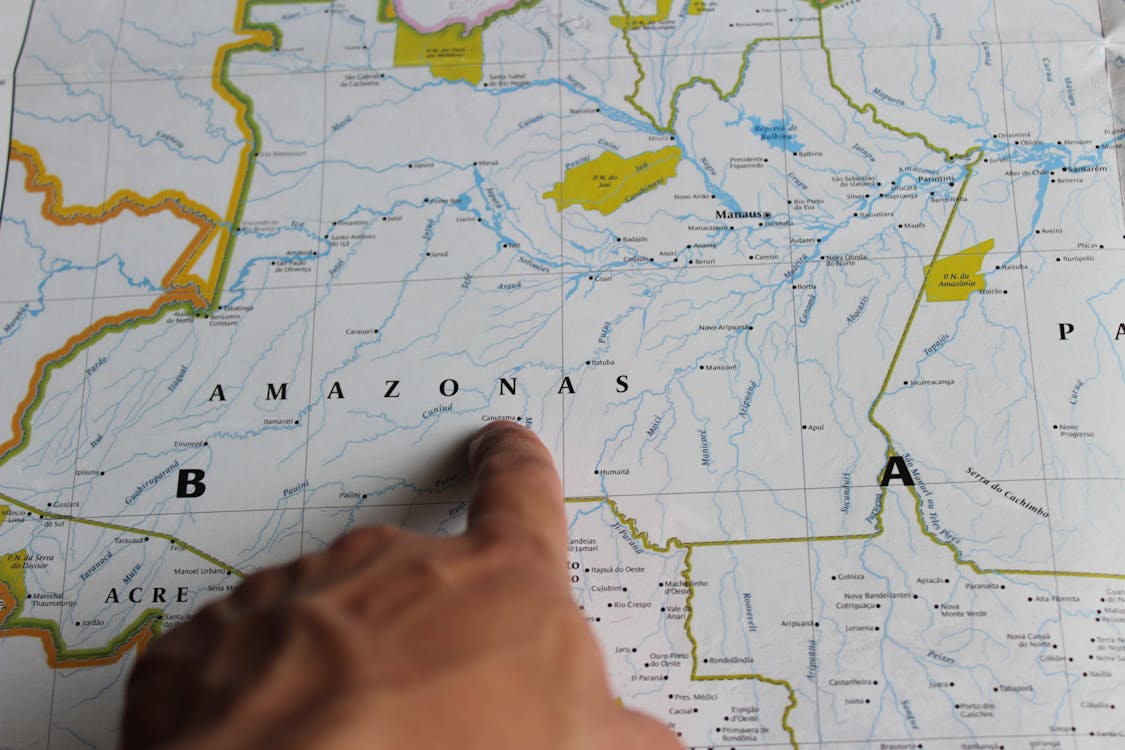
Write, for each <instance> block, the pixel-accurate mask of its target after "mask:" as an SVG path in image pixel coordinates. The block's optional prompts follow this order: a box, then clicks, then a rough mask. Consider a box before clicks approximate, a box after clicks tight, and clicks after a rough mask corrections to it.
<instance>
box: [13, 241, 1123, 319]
mask: <svg viewBox="0 0 1125 750" xmlns="http://www.w3.org/2000/svg"><path fill="white" fill-rule="evenodd" d="M1067 253H1078V254H1082V255H1090V254H1094V255H1100V254H1102V253H1105V254H1106V255H1107V256H1112V255H1114V254H1119V253H1125V247H1113V248H1110V247H1107V248H1101V249H1098V250H1090V249H1084V248H1067V249H1052V250H1024V251H1023V255H1033V256H1034V255H1042V256H1049V258H1050V257H1058V256H1060V255H1064V254H1067ZM985 254H986V255H987V253H985ZM931 256H932V252H931V253H926V254H923V253H917V254H914V253H911V254H909V255H880V256H878V257H868V258H855V259H853V261H852V262H854V263H855V264H856V265H859V264H879V263H884V262H892V261H903V260H922V261H929V259H930V257H931ZM317 257H318V258H319V257H320V256H319V255H318V256H317ZM1049 258H1048V259H1049ZM804 262H805V263H806V264H808V265H818V264H823V263H826V262H828V261H827V260H826V259H825V258H823V257H820V258H806V259H805V260H804ZM788 265H789V263H788V261H786V260H776V261H758V260H753V261H751V260H746V261H740V262H738V263H716V264H715V265H709V266H686V267H682V268H678V267H674V266H672V267H669V266H658V265H653V266H651V267H648V268H645V267H642V266H635V267H633V268H614V269H613V273H614V274H619V275H622V276H629V275H632V274H638V275H639V274H659V273H667V274H708V273H713V272H714V271H716V270H725V269H740V270H745V269H753V268H770V267H775V266H776V267H788ZM591 270H594V269H592V268H586V269H581V268H579V267H575V268H573V269H571V270H567V271H566V273H568V274H570V275H572V276H586V275H588V274H589V273H590V271H591ZM994 270H995V269H994ZM542 276H543V274H542V273H540V272H536V271H526V272H525V271H512V272H506V273H481V274H476V273H474V274H473V278H474V279H521V278H523V279H527V278H541V277H542ZM463 280H464V273H458V274H457V275H452V276H423V277H411V278H409V279H406V278H393V279H369V280H366V281H339V280H334V281H332V283H331V285H329V284H328V283H319V282H318V283H317V284H316V288H317V289H318V290H326V289H328V288H329V286H332V287H363V286H385V285H388V284H395V285H400V284H413V283H437V282H458V283H460V282H461V281H463ZM564 281H565V278H564ZM309 286H312V285H310V284H284V283H281V284H271V285H269V286H239V287H237V288H236V287H226V288H225V289H223V290H222V293H223V294H224V295H228V294H238V293H247V292H272V291H286V290H293V289H304V288H307V287H309ZM160 295H161V292H136V293H132V294H102V295H98V299H99V300H111V299H156V298H157V297H159V296H160ZM92 299H93V298H92V297H91V296H90V295H78V296H66V295H60V296H57V297H51V296H44V297H22V298H11V299H0V305H19V304H24V303H29V304H31V303H40V302H42V303H47V302H75V301H79V302H81V301H90V300H92Z"/></svg>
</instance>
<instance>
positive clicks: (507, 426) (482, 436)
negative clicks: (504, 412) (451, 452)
mask: <svg viewBox="0 0 1125 750" xmlns="http://www.w3.org/2000/svg"><path fill="white" fill-rule="evenodd" d="M514 431H520V432H528V433H531V434H534V433H532V432H531V430H529V429H528V428H526V427H524V426H523V425H522V424H519V423H518V422H513V421H511V420H510V419H501V420H497V421H495V422H489V423H488V424H486V425H485V426H484V427H482V428H480V429H479V430H477V432H476V434H475V435H473V437H472V439H471V440H470V441H469V471H471V472H473V473H474V474H475V473H476V471H477V468H478V467H479V466H480V461H481V458H483V456H484V455H485V452H486V450H487V449H488V448H490V447H493V446H494V445H495V440H496V439H497V438H498V437H499V436H500V434H501V433H504V432H514Z"/></svg>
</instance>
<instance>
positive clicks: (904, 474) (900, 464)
mask: <svg viewBox="0 0 1125 750" xmlns="http://www.w3.org/2000/svg"><path fill="white" fill-rule="evenodd" d="M892 479H898V480H900V481H901V482H902V484H903V486H904V487H913V486H914V477H912V476H910V469H909V468H907V466H906V461H905V459H903V457H902V456H891V457H890V458H888V459H887V468H885V469H883V478H882V479H881V480H880V481H879V486H880V487H886V486H887V485H889V484H890V483H891V480H892Z"/></svg>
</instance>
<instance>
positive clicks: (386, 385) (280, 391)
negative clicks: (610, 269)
mask: <svg viewBox="0 0 1125 750" xmlns="http://www.w3.org/2000/svg"><path fill="white" fill-rule="evenodd" d="M402 382H403V381H401V380H384V381H383V387H382V388H381V389H380V390H381V392H382V398H401V397H402V394H403V393H404V392H405V388H406V386H403V384H402ZM518 384H519V378H497V379H496V389H497V395H499V396H515V395H516V387H517V385H518ZM412 385H413V381H412ZM436 388H437V392H438V393H439V394H441V395H442V396H444V397H446V398H450V397H452V396H456V395H457V394H458V392H460V390H461V384H460V383H459V382H458V381H457V380H456V379H455V378H445V379H444V380H441V381H439V382H438V383H437V384H436ZM614 391H615V392H616V393H627V392H628V391H629V376H628V375H627V374H623V375H618V376H617V378H616V379H615V380H614ZM555 392H556V393H557V394H558V395H560V396H563V395H574V394H576V393H577V392H578V389H577V388H575V386H574V381H572V380H571V379H570V376H569V375H567V376H565V377H564V378H563V379H562V380H561V381H560V382H559V386H558V389H557V390H556V391H555ZM325 398H327V399H342V398H347V396H346V395H345V391H344V384H343V383H342V382H341V381H339V380H335V381H333V382H332V385H331V386H329V387H328V390H327V391H326V395H325ZM288 399H289V383H266V401H287V400H288ZM207 400H208V401H226V400H227V394H226V390H225V389H224V387H223V385H222V383H217V384H216V385H215V387H214V388H212V389H211V395H210V396H209V397H208V398H207Z"/></svg>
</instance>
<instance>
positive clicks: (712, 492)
mask: <svg viewBox="0 0 1125 750" xmlns="http://www.w3.org/2000/svg"><path fill="white" fill-rule="evenodd" d="M993 481H996V482H999V483H1001V484H1019V483H1031V482H1034V483H1039V482H1041V481H1043V480H1042V479H1041V478H1039V477H1034V478H1030V479H1026V478H1025V479H1012V478H1005V477H997V478H996V479H995V480H993ZM1046 481H1048V482H1057V483H1063V482H1125V477H1047V478H1046ZM926 484H927V485H928V486H931V487H956V486H960V485H965V486H976V485H979V484H980V481H979V480H976V479H970V480H964V481H960V480H950V481H943V482H931V481H927V482H926ZM849 486H850V487H851V489H853V490H878V489H881V486H880V485H878V484H853V485H849ZM842 489H844V488H843V486H841V485H820V486H816V485H813V486H807V487H800V486H795V487H763V488H758V489H738V490H718V489H708V490H652V491H650V492H613V493H610V496H611V497H612V498H614V499H619V498H651V499H657V498H662V497H691V496H699V497H706V498H710V497H714V496H716V495H756V494H763V493H789V492H801V491H802V490H806V491H809V492H827V491H830V490H832V491H836V490H842ZM459 503H460V501H459V500H417V501H410V502H370V503H363V504H361V505H359V506H357V505H356V504H355V503H347V504H339V505H337V504H330V503H326V504H322V505H321V504H313V505H309V506H307V507H308V508H310V509H313V510H346V509H349V508H357V507H360V508H398V507H409V506H415V505H417V506H441V505H458V504H459ZM284 510H285V509H284V508H279V507H277V506H274V507H268V508H266V507H263V508H207V509H200V510H169V511H154V512H146V513H113V514H104V515H98V514H95V515H83V516H82V518H83V519H86V520H91V521H95V520H113V519H121V518H151V517H168V516H198V515H215V514H221V513H278V512H284ZM1048 572H1051V573H1057V572H1058V571H1057V569H1048ZM1121 574H1122V575H1125V568H1123V569H1122V571H1121Z"/></svg>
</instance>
